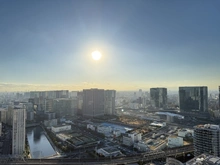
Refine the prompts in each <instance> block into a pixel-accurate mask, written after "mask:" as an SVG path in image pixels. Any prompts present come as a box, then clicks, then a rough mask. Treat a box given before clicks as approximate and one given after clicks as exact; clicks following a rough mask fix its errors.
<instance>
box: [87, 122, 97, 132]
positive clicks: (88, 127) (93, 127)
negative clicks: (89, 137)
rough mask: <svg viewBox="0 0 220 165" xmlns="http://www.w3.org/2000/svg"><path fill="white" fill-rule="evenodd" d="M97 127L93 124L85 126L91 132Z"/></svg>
mask: <svg viewBox="0 0 220 165" xmlns="http://www.w3.org/2000/svg"><path fill="white" fill-rule="evenodd" d="M96 128H97V126H95V125H94V124H87V129H91V130H92V131H96Z"/></svg>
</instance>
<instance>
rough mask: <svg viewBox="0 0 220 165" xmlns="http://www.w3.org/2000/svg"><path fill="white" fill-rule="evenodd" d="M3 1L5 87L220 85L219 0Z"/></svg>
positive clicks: (0, 30)
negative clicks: (97, 53) (98, 54)
mask: <svg viewBox="0 0 220 165" xmlns="http://www.w3.org/2000/svg"><path fill="white" fill-rule="evenodd" d="M0 3H1V5H0V20H1V26H0V36H1V38H0V57H1V60H0V75H1V79H0V92H6V91H7V92H10V91H31V90H54V89H68V90H82V89H89V88H102V89H115V90H117V91H122V90H123V91H125V90H129V91H134V90H135V91H136V90H138V89H143V90H146V89H148V90H149V89H150V88H154V87H165V88H167V89H168V91H169V90H175V91H178V87H179V86H208V89H209V90H216V91H217V90H218V86H219V80H220V76H219V74H218V71H219V70H220V66H219V64H218V61H220V56H219V55H218V54H219V52H220V48H219V43H220V39H219V38H220V31H219V30H218V29H220V12H219V7H218V6H220V2H219V1H214V0H213V1H211V2H210V1H189V0H188V1H172V2H171V1H170V2H164V1H138V0H137V1H128V0H126V1H124V0H121V1H114V0H113V1H98V0H94V1H65V2H63V1H56V0H54V1H31V2H30V1H25V0H21V1H13V0H12V1H5V0H2V1H0ZM95 50H98V51H100V52H101V53H102V58H101V59H100V60H99V61H94V60H92V58H91V53H92V52H93V51H95Z"/></svg>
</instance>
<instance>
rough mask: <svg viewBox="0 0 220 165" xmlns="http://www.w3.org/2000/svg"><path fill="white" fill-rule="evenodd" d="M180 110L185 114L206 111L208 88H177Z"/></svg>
mask: <svg viewBox="0 0 220 165" xmlns="http://www.w3.org/2000/svg"><path fill="white" fill-rule="evenodd" d="M179 104H180V110H181V111H185V112H192V111H195V112H207V111H208V88H207V87H205V86H202V87H179Z"/></svg>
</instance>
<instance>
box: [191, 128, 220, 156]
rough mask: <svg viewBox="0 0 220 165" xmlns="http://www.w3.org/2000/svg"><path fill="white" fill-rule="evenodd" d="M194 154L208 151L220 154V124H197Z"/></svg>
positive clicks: (215, 154)
mask: <svg viewBox="0 0 220 165" xmlns="http://www.w3.org/2000/svg"><path fill="white" fill-rule="evenodd" d="M193 144H194V150H195V151H194V155H195V156H198V155H200V154H203V153H208V154H211V155H214V156H220V128H219V125H211V124H205V125H197V126H195V127H194V139H193Z"/></svg>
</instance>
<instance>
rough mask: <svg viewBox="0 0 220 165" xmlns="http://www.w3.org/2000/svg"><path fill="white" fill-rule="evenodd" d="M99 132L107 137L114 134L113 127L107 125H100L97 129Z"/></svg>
mask: <svg viewBox="0 0 220 165" xmlns="http://www.w3.org/2000/svg"><path fill="white" fill-rule="evenodd" d="M97 132H99V133H102V134H105V135H107V134H110V133H111V132H112V127H110V126H105V125H99V126H98V127H97Z"/></svg>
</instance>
